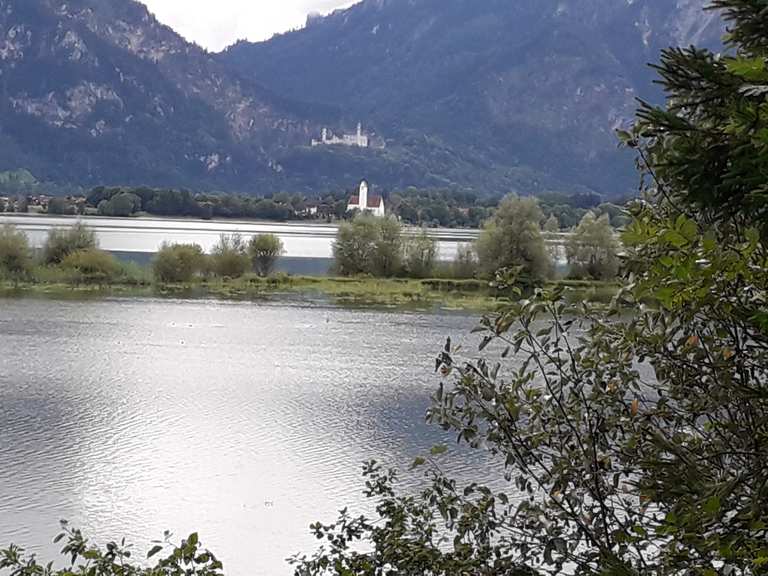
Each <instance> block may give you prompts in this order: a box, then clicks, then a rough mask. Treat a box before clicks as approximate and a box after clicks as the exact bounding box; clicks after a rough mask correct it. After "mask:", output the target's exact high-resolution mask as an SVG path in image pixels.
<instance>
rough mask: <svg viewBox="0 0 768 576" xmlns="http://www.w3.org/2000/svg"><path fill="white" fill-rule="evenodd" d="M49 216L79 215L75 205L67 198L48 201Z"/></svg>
mask: <svg viewBox="0 0 768 576" xmlns="http://www.w3.org/2000/svg"><path fill="white" fill-rule="evenodd" d="M48 214H68V215H74V214H77V209H76V208H75V205H74V204H73V203H72V202H70V201H69V200H67V199H66V198H60V197H59V198H51V199H50V200H49V201H48Z"/></svg>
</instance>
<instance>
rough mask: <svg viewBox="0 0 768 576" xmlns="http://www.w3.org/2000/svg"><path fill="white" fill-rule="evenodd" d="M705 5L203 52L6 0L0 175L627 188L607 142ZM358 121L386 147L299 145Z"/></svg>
mask: <svg viewBox="0 0 768 576" xmlns="http://www.w3.org/2000/svg"><path fill="white" fill-rule="evenodd" d="M703 3H704V0H662V1H659V0H627V1H619V2H617V1H616V0H579V1H578V2H577V1H576V0H517V1H516V2H514V3H510V2H509V1H508V0H482V1H481V2H477V1H476V0H473V1H471V2H470V1H469V0H439V1H438V0H363V2H360V3H358V4H355V5H353V6H352V7H350V8H347V9H344V10H337V11H335V12H333V13H331V14H329V15H327V16H324V17H313V18H310V19H309V20H308V25H307V27H306V28H305V29H302V30H299V31H293V32H289V33H286V34H282V35H278V36H276V37H274V38H273V39H271V40H269V41H266V42H262V43H256V44H252V43H245V42H240V43H238V44H236V45H234V46H232V47H230V48H229V49H228V50H226V51H224V52H222V53H218V54H214V53H209V52H206V51H205V50H204V49H202V48H200V47H199V46H197V45H195V44H193V43H190V42H188V41H186V40H185V39H184V38H182V37H181V36H180V35H178V34H177V33H175V32H174V31H173V30H172V29H171V28H170V27H168V26H165V25H164V24H162V23H160V22H159V21H158V20H157V19H156V18H155V17H154V16H153V15H152V14H151V12H150V11H149V10H148V9H147V8H146V6H144V5H143V4H141V3H140V2H137V1H135V0H0V90H2V95H3V98H2V101H1V102H0V168H3V169H15V168H20V167H23V168H28V169H30V170H31V171H32V172H33V173H35V174H36V175H37V176H38V177H41V178H43V179H46V180H56V181H60V182H67V183H77V184H81V185H84V186H90V185H96V184H128V185H140V184H146V185H153V186H173V187H188V188H191V189H195V190H202V191H206V190H222V191H238V192H257V193H265V192H278V191H281V190H284V191H290V192H305V193H322V192H325V191H328V190H335V189H339V188H346V187H348V186H350V184H351V183H354V182H355V181H358V180H359V179H361V178H363V177H366V178H368V179H370V180H372V181H375V182H376V183H377V184H378V185H379V187H380V189H384V190H392V189H397V188H405V187H408V186H415V187H428V188H458V189H464V190H470V191H477V192H483V193H487V192H493V193H503V192H510V191H514V192H518V193H523V194H525V193H538V192H545V191H551V190H555V191H568V192H585V191H586V192H588V191H597V192H599V193H601V194H603V195H605V196H613V195H620V194H625V193H627V192H628V191H629V190H631V189H632V187H633V185H634V180H635V176H634V173H633V169H632V158H631V155H629V154H622V153H621V152H618V151H617V149H616V142H615V138H614V136H613V133H612V131H613V129H614V128H616V127H618V126H620V125H622V124H623V123H626V122H627V121H628V120H629V119H630V118H631V117H632V115H633V112H634V108H635V106H636V104H635V98H637V97H647V98H650V99H658V98H659V93H658V90H654V89H653V87H652V85H651V80H652V77H653V76H652V72H651V71H650V70H649V69H647V67H646V66H645V63H646V62H649V61H654V60H656V59H657V57H658V51H659V50H660V49H661V48H663V47H665V46H666V45H669V44H675V43H680V42H688V41H695V42H696V43H697V44H703V45H705V46H706V45H709V46H716V45H717V39H719V35H720V34H721V32H722V24H721V23H720V22H719V20H718V19H717V15H715V14H712V13H704V12H703V11H701V7H702V6H703ZM358 122H363V123H364V126H365V127H366V130H368V131H370V132H371V133H372V135H373V136H375V138H376V141H377V142H383V143H386V146H385V147H377V148H375V149H359V148H358V149H356V148H347V147H343V146H333V147H330V146H318V147H312V146H310V142H311V140H313V139H318V138H320V133H321V131H322V129H323V128H329V129H330V130H332V131H333V132H336V133H343V132H345V131H347V132H349V131H354V128H355V126H356V125H357V123H358Z"/></svg>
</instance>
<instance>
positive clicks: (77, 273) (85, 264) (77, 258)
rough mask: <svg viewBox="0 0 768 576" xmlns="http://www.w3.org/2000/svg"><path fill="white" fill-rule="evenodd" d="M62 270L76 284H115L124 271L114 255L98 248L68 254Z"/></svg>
mask: <svg viewBox="0 0 768 576" xmlns="http://www.w3.org/2000/svg"><path fill="white" fill-rule="evenodd" d="M61 269H62V270H64V272H65V274H66V276H67V279H68V280H69V281H70V282H72V283H74V284H109V283H111V282H115V281H116V280H117V279H118V278H119V276H120V273H121V271H122V267H121V265H120V262H118V261H117V259H116V258H115V257H114V256H112V254H109V253H108V252H104V251H103V250H98V249H96V248H89V249H87V250H78V251H77V252H72V253H71V254H67V256H66V257H65V258H64V260H62V262H61Z"/></svg>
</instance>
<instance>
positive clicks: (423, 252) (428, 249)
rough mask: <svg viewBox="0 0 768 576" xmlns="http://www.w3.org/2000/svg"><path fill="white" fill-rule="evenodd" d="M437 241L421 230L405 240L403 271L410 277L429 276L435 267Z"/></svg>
mask: <svg viewBox="0 0 768 576" xmlns="http://www.w3.org/2000/svg"><path fill="white" fill-rule="evenodd" d="M436 260H437V243H436V242H435V241H434V240H433V239H432V238H430V236H429V235H428V234H427V233H426V231H424V230H422V231H421V232H419V233H418V234H417V235H416V236H412V237H410V238H408V239H407V240H406V241H405V272H406V274H407V275H408V276H409V277H410V278H429V277H430V276H432V273H433V272H434V269H435V263H436Z"/></svg>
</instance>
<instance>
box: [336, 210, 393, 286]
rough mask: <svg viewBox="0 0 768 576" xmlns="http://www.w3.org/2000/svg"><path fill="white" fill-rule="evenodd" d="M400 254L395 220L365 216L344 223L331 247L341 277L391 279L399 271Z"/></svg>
mask: <svg viewBox="0 0 768 576" xmlns="http://www.w3.org/2000/svg"><path fill="white" fill-rule="evenodd" d="M402 251H403V246H402V229H401V227H400V224H399V223H398V222H397V220H395V219H394V218H376V217H374V216H370V215H368V214H361V215H358V216H356V217H355V219H354V220H352V222H345V223H343V224H342V225H341V226H340V227H339V232H338V234H337V235H336V241H335V242H334V244H333V255H334V259H335V262H336V263H335V267H336V271H337V272H338V273H339V274H341V275H342V276H354V275H355V274H371V275H373V276H394V275H396V274H398V273H399V272H400V270H401V267H402V256H403V254H402Z"/></svg>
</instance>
